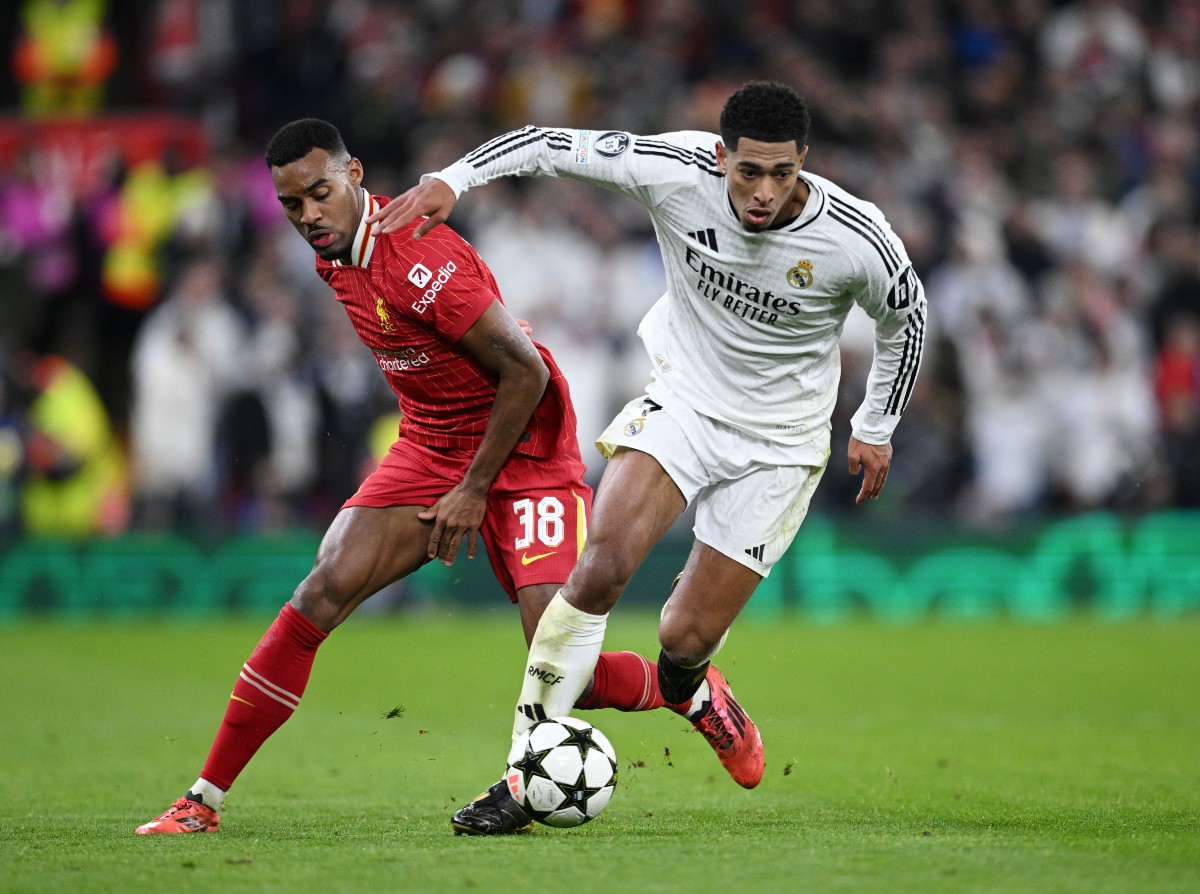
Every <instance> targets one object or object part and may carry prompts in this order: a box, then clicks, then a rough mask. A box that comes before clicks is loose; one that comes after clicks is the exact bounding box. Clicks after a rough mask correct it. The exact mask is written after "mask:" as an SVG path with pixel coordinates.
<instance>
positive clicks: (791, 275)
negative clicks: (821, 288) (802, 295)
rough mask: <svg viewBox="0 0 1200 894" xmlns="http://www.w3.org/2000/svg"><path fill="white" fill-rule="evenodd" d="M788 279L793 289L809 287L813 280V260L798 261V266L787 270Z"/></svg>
mask: <svg viewBox="0 0 1200 894" xmlns="http://www.w3.org/2000/svg"><path fill="white" fill-rule="evenodd" d="M787 281H788V285H789V286H791V287H792V288H793V289H807V288H808V287H809V286H811V285H812V281H813V262H812V261H797V262H796V266H795V267H793V268H792V269H791V270H789V271H788V272H787Z"/></svg>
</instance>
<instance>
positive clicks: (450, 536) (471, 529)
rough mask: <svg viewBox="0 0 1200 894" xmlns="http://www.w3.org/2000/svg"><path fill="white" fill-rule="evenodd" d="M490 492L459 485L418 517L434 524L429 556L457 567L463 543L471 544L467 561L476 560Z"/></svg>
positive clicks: (468, 546) (465, 484)
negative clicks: (455, 561) (480, 531)
mask: <svg viewBox="0 0 1200 894" xmlns="http://www.w3.org/2000/svg"><path fill="white" fill-rule="evenodd" d="M487 498H488V493H487V490H484V491H482V492H480V491H477V490H473V489H472V488H471V487H470V486H469V485H468V484H467V483H466V482H465V481H464V482H460V483H459V484H456V485H455V486H454V487H452V488H451V489H450V490H448V491H447V492H446V493H444V494H443V495H442V496H441V498H440V499H439V500H438V501H437V502H436V503H434V504H433V505H432V506H430V507H429V508H428V509H425V510H423V511H421V512H420V513H418V514H417V518H419V519H421V520H422V521H431V522H433V531H432V532H431V533H430V535H429V551H428V552H427V553H426V555H428V556H429V558H431V559H438V560H439V561H441V562H442V564H443V565H453V564H454V560H455V559H456V558H457V557H458V551H459V548H460V547H461V546H462V543H463V540H464V539H465V540H466V542H467V558H468V559H473V558H475V546H476V541H477V539H478V537H479V526H480V525H482V524H483V515H484V512H485V511H486V510H487Z"/></svg>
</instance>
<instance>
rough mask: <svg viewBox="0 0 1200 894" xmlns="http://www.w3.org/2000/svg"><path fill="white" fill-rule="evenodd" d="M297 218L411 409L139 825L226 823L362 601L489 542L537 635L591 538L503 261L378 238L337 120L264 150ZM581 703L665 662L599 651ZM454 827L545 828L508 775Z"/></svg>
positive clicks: (310, 126)
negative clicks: (155, 808) (231, 805)
mask: <svg viewBox="0 0 1200 894" xmlns="http://www.w3.org/2000/svg"><path fill="white" fill-rule="evenodd" d="M266 160H267V164H268V166H269V167H270V169H271V176H272V178H273V180H274V183H275V187H276V190H277V192H278V194H279V201H280V203H281V204H282V206H283V210H284V212H285V213H286V215H287V217H288V220H289V221H291V223H292V225H293V226H295V228H296V230H297V231H298V232H299V233H300V235H301V236H303V237H304V238H305V240H306V241H307V242H308V243H309V244H310V245H311V246H312V247H313V248H314V249H315V250H316V253H317V262H316V264H317V271H318V273H320V275H321V276H322V277H323V278H324V279H325V280H326V282H328V283H329V284H330V285H331V286H332V287H333V290H334V292H335V294H336V296H337V300H338V301H339V302H341V304H342V306H343V307H345V309H346V313H347V314H349V316H350V320H351V322H352V323H353V324H354V328H355V331H356V332H357V333H358V337H359V338H360V339H361V340H362V342H363V343H364V344H365V345H366V346H367V347H368V348H370V350H371V351H372V353H374V355H375V357H376V359H377V361H378V363H379V368H380V369H381V370H382V371H383V373H384V375H385V376H386V377H387V380H388V382H389V384H390V385H391V387H392V389H393V391H395V393H396V397H397V398H398V400H399V403H400V410H401V412H402V414H403V421H402V422H401V424H400V431H399V437H398V438H397V440H396V442H395V443H394V444H393V445H392V447H391V449H390V450H389V452H388V454H387V456H386V457H385V458H384V459H383V460H382V462H381V463H380V464H379V467H378V468H377V469H376V470H375V471H374V472H373V473H372V474H371V475H369V476H368V477H367V479H366V480H365V481H364V482H363V484H362V486H361V487H360V488H359V489H358V492H357V493H356V494H354V496H352V497H351V498H350V499H349V500H347V501H346V503H345V504H344V505H343V507H342V509H341V511H340V512H339V513H338V514H337V517H336V518H334V520H333V523H332V524H331V525H330V527H329V530H328V531H327V532H326V534H325V537H324V539H323V540H322V542H321V545H320V547H319V549H318V550H317V556H316V561H315V563H314V565H313V569H312V571H311V572H310V573H309V575H308V576H307V577H306V578H305V579H304V581H303V582H302V583H301V584H300V585H299V587H298V588H297V589H296V591H295V593H294V594H293V595H292V598H291V600H290V601H289V602H288V603H287V604H286V605H284V606H283V609H282V611H281V612H280V613H279V616H278V617H277V618H276V619H275V621H274V623H273V624H272V625H271V627H270V628H269V629H268V630H267V632H266V633H265V634H264V635H263V637H262V639H261V640H260V641H259V643H258V646H257V647H256V648H255V649H254V651H253V652H252V653H251V655H250V657H249V659H248V660H247V661H246V663H245V664H244V665H243V667H242V670H241V673H240V675H239V676H238V679H237V681H236V683H235V685H234V689H233V694H232V695H231V697H230V701H229V705H228V707H227V709H226V712H225V717H224V719H223V721H222V722H221V725H220V728H219V729H218V731H217V734H216V738H215V740H214V742H213V744H212V748H211V750H210V751H209V753H208V759H207V761H206V762H205V764H204V768H203V770H202V771H201V773H200V778H199V779H198V780H197V781H196V783H195V784H194V785H192V786H191V788H190V789H189V790H188V791H187V793H186V794H185V795H184V796H183V797H182V798H180V799H179V800H177V801H176V802H175V803H174V804H173V805H172V806H171V808H170V809H168V810H167V811H166V812H165V813H163V814H162V815H161V816H159V817H158V818H157V819H154V820H152V821H150V822H148V823H145V824H144V825H141V826H139V827H138V829H137V831H138V833H139V834H157V833H189V832H216V831H217V828H218V826H219V823H220V818H219V816H218V813H217V811H218V810H219V809H220V807H221V802H222V799H223V798H224V796H225V793H226V792H227V791H228V790H229V788H230V786H231V785H233V782H234V780H235V779H236V778H237V777H238V775H239V774H240V773H241V772H242V770H243V769H244V768H245V766H246V764H247V763H249V761H250V759H251V758H252V757H253V756H254V754H255V753H256V752H257V751H258V749H259V747H260V746H261V745H262V744H263V742H265V741H266V739H267V738H268V737H269V736H270V735H271V734H272V733H274V732H275V730H277V729H278V728H279V727H280V726H281V725H282V724H283V723H284V721H286V720H287V719H288V717H290V716H291V714H292V712H293V711H294V710H295V709H296V707H297V705H298V704H299V701H300V697H301V695H303V693H304V689H305V686H306V684H307V683H308V678H309V674H310V672H311V669H312V665H313V659H314V657H315V655H316V651H317V648H318V647H319V646H320V645H321V643H322V642H323V641H324V639H325V638H326V636H328V635H329V633H330V631H332V630H333V629H334V628H335V627H337V626H338V624H340V623H341V622H342V621H344V620H345V619H346V617H347V616H348V615H349V614H350V613H351V612H352V611H353V610H354V609H355V608H356V607H357V606H358V605H359V604H361V603H362V602H363V601H364V600H366V599H367V598H368V597H370V596H371V595H372V594H374V593H376V592H378V591H379V590H380V589H382V588H383V587H385V586H386V585H388V584H390V583H392V582H393V581H396V580H399V579H401V578H403V577H405V576H406V575H408V574H411V573H412V572H413V571H415V570H416V569H418V568H420V567H421V566H422V565H423V564H425V563H426V562H427V561H430V560H432V559H438V560H440V561H442V562H444V563H445V564H447V565H450V564H452V563H453V562H454V560H455V557H456V555H457V554H458V552H459V549H460V547H461V546H462V545H463V544H464V542H465V545H466V551H467V554H468V555H469V556H474V555H475V551H476V544H477V537H482V538H483V540H484V543H485V544H486V547H487V554H488V558H489V560H490V561H491V564H492V568H493V570H494V572H495V574H496V577H497V579H498V580H499V581H500V583H501V585H502V586H503V587H504V589H505V590H506V591H507V593H508V595H509V598H510V599H512V600H513V601H514V602H516V603H517V605H518V607H519V611H520V616H521V624H522V627H523V628H524V631H525V637H526V642H527V643H528V641H529V639H530V637H532V635H533V632H534V631H535V630H536V629H537V624H538V619H539V618H540V617H541V614H542V611H543V610H544V609H545V607H546V605H547V603H549V601H550V599H551V598H552V597H553V596H554V594H555V593H556V592H557V591H558V590H559V589H560V588H561V587H562V585H563V582H564V581H566V579H567V574H568V572H569V571H570V569H571V567H572V566H573V565H574V563H575V560H576V558H577V557H578V555H579V551H580V549H582V547H583V539H584V534H585V523H586V517H587V511H588V509H589V507H590V505H591V491H590V489H589V488H588V486H587V485H586V484H585V483H584V481H583V472H584V465H583V462H582V460H581V459H580V453H579V444H578V441H577V440H576V432H575V428H576V420H575V412H574V409H573V408H572V406H571V400H570V396H569V394H568V392H567V385H566V381H565V380H564V379H563V376H562V373H561V372H559V369H558V367H557V365H556V364H555V362H554V358H553V357H551V356H550V352H549V351H547V350H546V349H545V348H544V347H542V346H540V345H537V344H535V343H533V342H532V341H530V339H529V337H528V336H527V335H526V334H525V332H524V331H523V330H522V329H521V327H520V326H519V325H518V324H517V322H516V321H515V320H514V319H513V318H512V317H511V316H510V315H509V313H508V310H507V309H506V308H505V306H504V304H503V302H502V301H501V298H500V293H499V290H498V288H497V286H496V281H495V279H494V278H493V277H492V274H491V271H490V270H488V268H487V266H486V265H485V264H484V263H483V261H482V260H481V259H480V257H479V255H478V254H476V252H475V250H474V249H473V248H471V246H470V245H468V244H467V243H466V242H465V241H464V240H463V239H462V237H460V236H459V235H458V234H457V233H455V232H454V231H453V230H452V229H450V228H449V227H447V226H444V225H443V226H439V227H436V228H435V229H433V230H432V231H431V232H430V233H429V234H428V235H426V236H425V237H424V238H422V239H421V240H420V241H417V240H414V239H413V238H412V230H413V229H414V227H415V225H414V227H408V228H405V229H402V230H400V231H397V232H396V233H393V234H389V235H384V236H372V235H371V232H370V227H369V226H368V224H367V223H366V218H367V217H369V216H370V215H371V214H372V213H374V212H375V211H377V210H378V209H379V208H380V207H382V205H384V204H386V203H387V201H388V200H387V199H386V198H383V197H379V196H372V195H371V194H370V193H368V192H367V191H366V190H365V189H364V188H363V187H362V185H361V182H362V177H363V168H362V164H361V162H359V160H358V159H356V158H351V156H350V154H349V152H347V150H346V147H345V144H344V143H343V142H342V137H341V135H340V134H339V133H338V131H337V129H336V128H335V127H334V126H333V125H332V124H329V123H327V122H324V121H319V120H316V119H312V118H306V119H303V120H300V121H295V122H292V123H291V124H288V125H286V126H285V127H283V128H282V129H281V130H280V131H279V132H278V133H277V134H276V135H275V137H274V138H273V139H272V140H271V143H270V144H269V146H268V147H267V153H266ZM579 705H580V707H585V708H600V707H613V708H618V709H620V710H625V711H642V710H649V709H652V708H658V707H662V706H663V699H662V696H661V695H660V694H659V690H658V683H657V673H656V670H655V665H654V664H653V663H652V662H650V661H648V660H646V659H645V658H644V657H642V656H641V655H637V654H635V653H633V652H615V653H613V652H609V653H604V654H603V655H602V656H601V661H600V664H599V665H598V667H597V671H596V674H595V676H594V678H593V682H592V685H591V686H590V687H589V690H588V691H587V692H585V694H584V696H583V698H582V699H581V700H580V703H579ZM452 824H453V826H454V829H455V831H456V832H463V833H468V834H504V833H509V832H519V831H524V830H526V829H527V828H529V827H530V826H531V825H532V824H531V822H530V820H529V818H528V816H526V815H524V813H523V812H522V811H521V810H520V808H519V807H518V806H517V805H516V802H515V801H513V800H512V798H511V795H509V794H508V792H507V790H506V789H504V787H503V785H502V784H497V786H493V787H492V789H489V790H488V791H487V792H484V793H483V794H482V795H480V796H479V797H478V798H477V799H475V801H473V802H472V803H471V804H469V805H467V807H464V808H463V809H462V810H460V811H458V813H456V814H455V815H454V818H453V820H452Z"/></svg>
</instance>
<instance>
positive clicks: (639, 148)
mask: <svg viewBox="0 0 1200 894" xmlns="http://www.w3.org/2000/svg"><path fill="white" fill-rule="evenodd" d="M719 140H720V137H718V136H717V135H716V134H711V133H703V132H699V131H684V132H679V133H670V134H661V135H658V136H636V135H634V134H629V133H624V132H621V131H591V130H562V129H556V128H539V127H532V126H530V127H526V128H524V129H522V130H518V131H513V132H511V133H507V134H504V135H502V136H499V137H497V138H496V139H494V140H491V141H490V142H488V143H485V144H484V145H482V146H480V147H479V148H478V149H475V150H474V151H473V152H471V153H469V154H468V155H466V156H464V157H463V158H462V159H460V160H459V161H457V162H455V163H454V164H452V165H451V166H450V167H448V168H446V169H444V170H442V171H439V172H437V173H435V174H426V175H425V177H423V178H422V180H426V179H428V178H430V177H436V178H438V179H439V180H443V181H445V182H446V183H447V184H448V185H449V186H450V187H451V188H452V189H453V190H454V192H455V194H456V195H461V194H462V192H464V191H465V190H467V189H469V188H470V187H472V186H478V185H481V184H484V183H487V182H489V181H491V180H494V179H496V178H498V177H503V176H509V175H547V176H552V177H570V178H573V179H576V180H583V181H586V182H588V183H594V184H596V185H597V186H603V187H605V188H607V189H611V190H614V191H616V192H620V193H623V194H625V195H628V196H631V197H633V198H635V199H637V200H638V201H639V202H641V203H642V204H643V205H645V206H646V208H647V209H648V210H649V212H650V217H651V219H652V221H653V223H654V229H655V232H656V233H657V235H658V242H659V245H660V246H661V248H662V254H663V261H664V264H665V266H666V273H667V293H666V294H665V295H663V296H662V298H660V299H659V300H658V301H657V302H656V303H655V304H654V305H653V307H651V309H650V311H649V312H648V313H647V314H646V316H645V318H644V319H643V320H642V323H641V325H640V327H639V328H638V334H639V335H640V336H641V338H642V341H643V342H644V343H645V345H646V350H647V351H648V352H649V354H650V358H651V359H652V361H653V363H654V367H655V382H654V383H652V385H651V390H650V394H651V396H652V397H653V394H654V390H653V389H654V388H655V387H656V386H657V385H658V384H659V383H661V384H662V385H665V386H666V387H668V388H670V390H671V391H672V392H674V393H675V394H677V395H678V396H679V397H681V398H683V399H684V400H685V401H687V403H688V404H689V405H690V406H691V407H693V408H694V409H695V410H696V411H697V412H699V413H703V414H705V415H707V416H710V417H712V418H714V419H718V420H720V421H722V422H725V423H728V424H729V425H733V426H735V427H737V428H739V429H742V430H744V431H746V432H749V433H751V434H753V435H756V436H758V437H761V438H765V439H767V440H769V441H773V442H775V443H778V444H781V445H784V446H793V445H800V444H805V443H807V442H809V441H812V440H813V439H814V438H816V437H818V436H819V435H824V434H825V433H827V432H828V429H829V425H830V417H831V416H832V413H833V408H834V403H835V401H836V398H837V386H838V378H839V376H840V372H841V360H840V355H839V353H838V337H839V336H840V334H841V331H842V325H843V323H844V322H845V320H846V315H847V313H848V312H849V310H850V307H851V303H852V302H857V303H858V304H859V305H860V306H861V307H862V308H863V309H864V310H865V311H866V312H867V313H868V314H869V315H870V316H871V318H872V319H873V320H874V321H875V356H874V360H873V362H872V365H871V372H870V377H869V379H868V384H867V394H866V398H865V400H864V401H863V403H862V405H861V406H860V407H859V409H858V411H857V412H856V413H855V414H854V419H853V433H854V436H855V437H856V438H858V439H859V440H861V441H864V442H866V443H869V444H882V443H885V442H887V441H888V440H889V439H890V438H891V436H892V432H893V430H894V429H895V427H896V423H897V422H898V421H899V419H900V414H901V412H903V410H904V406H905V404H906V403H907V402H908V399H909V396H910V395H911V394H912V389H913V383H914V381H915V380H916V375H917V369H918V367H919V366H920V361H921V353H922V348H923V345H924V338H925V312H926V305H925V294H924V290H923V289H922V287H921V283H920V281H919V280H918V279H917V276H916V274H915V273H914V272H913V269H912V265H911V264H910V263H909V260H908V255H907V253H906V252H905V250H904V246H903V245H902V244H901V243H900V240H899V239H898V238H897V237H896V235H895V234H894V233H893V232H892V229H891V227H890V226H888V223H887V221H886V220H885V219H884V217H883V214H882V213H881V212H880V211H879V209H878V208H876V207H875V206H874V205H872V204H871V203H869V202H864V201H862V200H860V199H857V198H855V197H853V196H851V195H850V194H849V193H847V192H846V191H845V190H843V189H841V188H839V187H838V186H836V185H834V184H833V183H831V182H830V181H828V180H826V179H824V178H822V177H818V176H816V175H814V174H810V173H808V172H806V171H801V176H802V177H803V178H804V180H805V182H806V183H807V184H808V186H809V189H810V190H811V193H810V196H809V199H808V203H807V204H806V205H805V208H804V211H803V212H802V213H801V215H800V216H799V217H798V218H797V219H796V220H793V221H792V222H790V223H789V224H787V225H786V226H784V227H782V228H780V229H776V230H768V231H766V232H762V233H752V232H749V231H748V230H746V229H745V228H744V227H743V226H742V224H741V222H740V221H739V220H738V218H737V215H736V214H735V212H734V210H733V206H732V204H731V202H730V199H729V196H728V193H727V189H726V180H725V177H724V175H722V174H721V172H720V171H719V170H718V168H717V159H716V154H715V151H714V150H715V146H716V144H717V142H718V141H719Z"/></svg>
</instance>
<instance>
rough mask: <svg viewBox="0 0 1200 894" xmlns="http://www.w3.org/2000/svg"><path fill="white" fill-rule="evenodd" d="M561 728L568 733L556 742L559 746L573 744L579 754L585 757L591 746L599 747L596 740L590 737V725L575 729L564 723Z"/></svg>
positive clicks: (563, 746) (564, 746)
mask: <svg viewBox="0 0 1200 894" xmlns="http://www.w3.org/2000/svg"><path fill="white" fill-rule="evenodd" d="M563 729H565V730H567V731H568V733H569V735H568V736H567V737H566V738H565V739H563V740H562V741H561V742H559V743H558V747H559V748H566V747H567V746H568V745H574V746H575V747H576V748H578V749H579V754H580V755H581V756H583V757H587V753H588V752H589V751H591V750H592V749H593V748H599V747H600V746H599V745H597V744H596V740H595V739H593V738H592V728H591V727H590V726H589V727H585V728H584V729H577V728H576V727H573V726H567V725H566V724H565V723H564V724H563Z"/></svg>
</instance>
